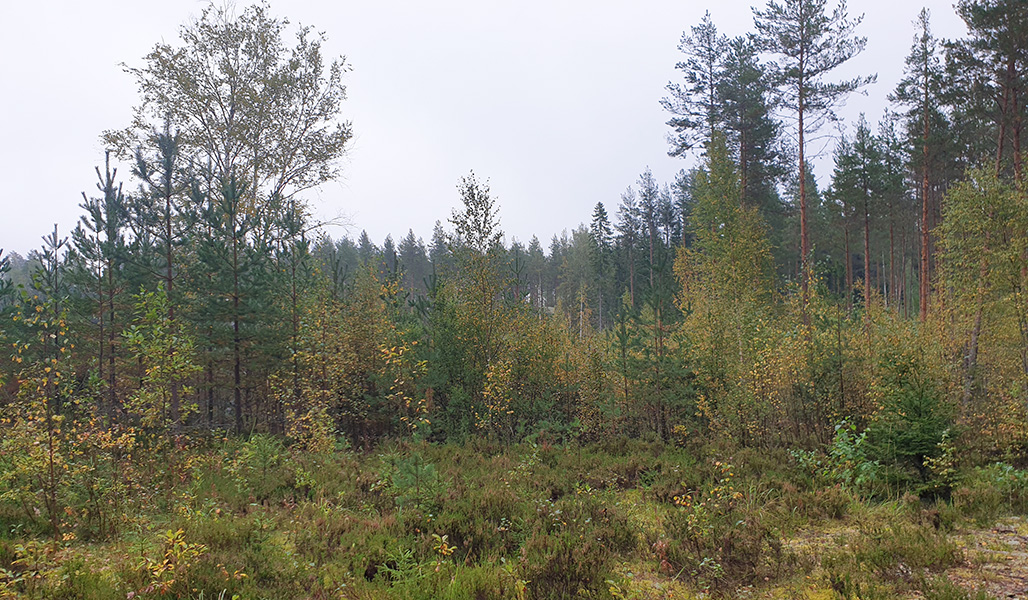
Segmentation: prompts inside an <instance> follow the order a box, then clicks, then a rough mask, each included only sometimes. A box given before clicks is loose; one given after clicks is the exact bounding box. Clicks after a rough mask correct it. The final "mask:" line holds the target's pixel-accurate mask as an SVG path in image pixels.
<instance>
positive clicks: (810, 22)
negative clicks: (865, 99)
mask: <svg viewBox="0 0 1028 600" xmlns="http://www.w3.org/2000/svg"><path fill="white" fill-rule="evenodd" d="M826 4H827V0H782V2H777V1H775V0H770V1H769V2H768V4H767V7H766V8H765V10H763V11H760V10H757V9H753V13H754V23H755V25H756V27H757V31H758V32H759V37H758V39H759V43H760V47H761V48H762V49H763V50H764V51H767V52H770V53H772V54H775V55H778V56H779V57H780V60H781V63H780V64H779V68H780V71H779V75H778V77H779V89H780V91H781V96H782V103H783V105H784V106H785V107H786V108H788V109H789V110H790V111H792V112H793V113H794V114H795V115H796V121H797V124H796V130H797V133H798V138H799V139H798V146H797V150H798V152H799V157H798V160H797V164H798V165H799V177H798V181H799V211H800V285H801V289H802V293H803V315H804V323H805V324H808V325H809V321H810V318H809V314H808V312H807V308H806V307H807V304H808V302H809V299H810V291H809V287H810V271H811V263H810V233H809V231H808V226H807V185H806V184H807V175H806V169H807V158H806V142H807V139H806V137H807V133H808V132H809V133H815V132H817V131H818V130H819V129H820V127H821V125H823V124H824V122H825V121H826V120H829V119H833V118H834V116H835V113H834V110H833V109H834V107H835V106H836V105H837V104H838V103H839V102H841V101H842V99H843V98H845V96H846V95H848V94H849V93H851V92H854V91H856V90H858V89H860V88H861V87H863V86H865V85H867V84H869V83H873V82H874V81H875V79H876V76H874V75H872V76H869V77H856V78H854V79H849V80H846V81H841V82H835V83H829V82H826V81H824V78H825V77H826V76H827V75H828V74H829V73H830V72H831V71H833V70H835V69H836V68H837V67H838V66H839V65H841V64H843V63H844V62H846V61H847V60H849V59H850V58H852V57H853V56H855V55H856V54H858V53H860V52H861V51H862V50H863V49H864V46H865V45H866V42H867V39H866V38H862V37H854V36H853V30H854V29H855V28H856V26H857V25H859V24H860V21H861V18H857V19H855V20H853V21H850V19H849V17H848V16H847V14H846V2H845V0H840V1H839V4H838V5H837V6H836V7H835V9H834V10H833V11H832V13H831V14H827V13H826V12H825V11H826Z"/></svg>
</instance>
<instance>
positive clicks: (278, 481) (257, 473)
mask: <svg viewBox="0 0 1028 600" xmlns="http://www.w3.org/2000/svg"><path fill="white" fill-rule="evenodd" d="M287 458H288V454H287V451H286V448H285V446H284V445H283V444H282V441H281V440H280V439H278V438H277V437H274V436H270V435H266V434H257V435H255V436H253V437H251V438H250V439H249V440H247V441H246V442H245V443H244V444H243V445H242V447H241V448H240V449H239V451H238V453H237V454H236V457H235V459H234V460H232V462H231V463H229V467H228V471H229V473H231V474H232V476H233V477H234V478H235V481H236V486H237V487H238V488H239V490H240V491H241V492H244V493H248V494H250V495H251V496H253V498H254V499H256V500H257V501H258V502H264V501H267V500H269V499H270V498H271V496H272V494H274V493H275V491H276V490H278V489H279V488H281V487H282V486H284V485H285V484H286V482H287V480H288V479H287V478H288V472H287V470H286V469H285V468H284V465H285V463H286V459H287Z"/></svg>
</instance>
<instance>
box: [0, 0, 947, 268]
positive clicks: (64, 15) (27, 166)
mask: <svg viewBox="0 0 1028 600" xmlns="http://www.w3.org/2000/svg"><path fill="white" fill-rule="evenodd" d="M205 4H206V3H205V2H198V1H195V0H168V1H165V2H138V0H137V1H127V0H93V1H90V2H78V1H74V2H72V1H57V2H50V3H42V4H39V3H27V2H5V3H4V7H3V8H0V21H2V22H3V23H4V24H5V25H6V26H5V28H4V29H5V32H4V33H5V35H4V36H0V82H2V89H3V93H2V94H0V173H2V175H3V181H4V185H3V186H2V188H0V195H2V198H3V211H2V213H0V214H2V216H0V248H5V249H7V250H8V251H18V252H21V253H23V254H24V253H26V252H27V251H28V250H30V249H32V248H36V247H38V246H39V242H40V236H42V235H44V234H46V233H47V232H49V231H50V230H51V229H52V227H53V224H54V223H55V222H56V223H58V224H59V227H60V229H61V231H62V232H63V233H62V235H63V234H67V233H68V232H69V231H70V230H71V229H72V228H73V227H74V225H75V222H76V221H77V219H78V216H79V214H80V212H81V211H80V210H79V208H78V204H79V203H80V202H81V192H82V191H86V192H87V193H90V194H92V193H93V192H95V191H96V188H95V182H96V175H95V173H94V172H93V167H94V166H96V165H100V164H102V161H103V148H102V147H101V145H100V142H99V139H98V137H99V134H100V132H101V131H103V130H104V129H113V128H119V127H124V126H125V125H127V124H128V120H129V118H130V114H131V108H132V106H133V105H135V104H136V102H137V98H136V90H135V87H134V85H133V82H132V80H131V78H130V77H129V76H128V75H126V74H125V73H123V72H122V69H121V67H120V66H119V64H120V63H122V62H124V63H127V64H129V65H140V64H141V62H142V61H141V59H142V57H143V55H144V54H146V52H147V51H148V50H149V49H150V48H152V46H153V45H154V44H155V43H157V42H158V41H160V40H164V41H167V42H170V43H173V44H175V43H177V39H178V35H177V34H178V28H179V26H180V25H181V24H182V23H185V22H187V21H188V20H190V19H191V18H192V17H195V16H196V15H198V14H199V13H200V11H201V10H202V8H203V6H205ZM243 4H244V3H243V2H240V5H243ZM750 4H751V2H750V1H749V0H720V1H719V2H716V3H714V2H696V1H690V0H678V1H676V2H655V1H653V2H647V1H642V2H633V3H628V2H607V1H603V0H593V1H590V2H585V1H576V2H571V1H565V2H561V1H556V0H550V1H534V0H522V1H520V2H490V1H484V0H478V1H472V0H466V1H461V2H457V1H433V2H425V1H407V2H390V1H375V2H371V1H367V2H338V1H330V0H292V1H290V2H288V3H286V2H273V3H272V4H271V10H272V13H273V14H274V15H276V16H280V17H288V18H289V19H290V20H291V21H292V22H293V23H302V24H305V25H312V26H314V27H315V28H317V29H319V30H322V31H324V32H326V33H327V35H328V38H329V39H328V42H327V44H326V47H325V50H327V52H328V53H329V54H335V55H339V54H343V55H346V57H347V62H348V63H349V64H350V65H351V66H352V67H353V71H352V72H350V73H349V74H348V76H347V77H346V80H345V83H346V85H347V93H348V100H347V101H346V103H345V104H344V115H345V118H347V119H349V120H351V121H352V122H353V127H354V131H355V133H356V138H355V140H354V142H353V144H352V146H351V147H350V152H349V155H348V156H347V158H346V159H345V160H344V163H343V173H344V176H343V178H342V179H341V180H340V181H338V182H333V183H330V184H327V185H325V186H323V187H322V188H321V189H319V190H315V191H311V192H308V193H307V194H306V197H307V198H308V199H309V200H310V201H311V204H312V206H313V207H314V209H315V212H316V214H317V215H318V216H319V217H321V218H325V219H327V218H331V217H335V216H338V215H342V216H345V217H347V219H348V220H349V221H350V223H351V225H350V228H349V232H350V233H351V235H353V236H356V235H357V234H359V233H360V230H361V229H366V230H367V231H368V234H369V235H370V236H371V238H372V239H373V240H374V241H375V242H376V243H378V244H381V242H382V240H383V239H384V238H385V236H386V235H387V234H389V233H391V234H392V235H393V237H394V239H397V240H398V239H399V238H401V237H402V236H403V235H405V234H406V232H407V230H408V228H413V229H414V232H415V234H417V235H419V236H423V237H424V238H425V239H426V240H427V239H428V238H429V236H430V235H431V230H432V226H433V224H434V223H435V221H436V220H442V221H443V222H444V223H445V221H446V218H447V217H448V216H449V214H450V211H451V208H452V207H453V206H454V205H455V204H456V203H457V202H458V198H457V194H456V184H457V180H458V178H459V177H460V176H461V175H464V174H467V172H468V171H469V170H472V169H473V170H474V171H475V173H476V174H477V175H478V176H479V177H480V178H483V179H485V178H488V179H489V180H490V184H491V187H492V191H493V195H494V196H495V197H496V198H497V199H498V201H499V205H500V217H501V222H502V226H503V229H504V231H505V232H506V233H507V240H508V241H510V239H511V238H512V237H517V238H518V239H521V240H523V241H526V242H527V240H528V239H530V238H531V236H532V235H533V234H536V235H538V236H539V238H540V239H541V240H542V241H543V244H544V246H545V245H547V244H548V241H549V239H550V237H551V236H552V235H554V234H555V233H559V232H560V231H561V230H563V229H568V230H570V229H572V228H574V227H575V226H577V225H578V224H579V223H582V222H587V221H588V220H589V218H590V215H591V212H592V207H593V206H594V205H595V204H596V202H598V201H603V202H604V203H605V204H606V206H607V209H608V211H613V210H614V208H615V206H616V203H617V202H618V199H619V196H620V194H621V192H622V191H624V189H625V188H626V187H628V186H629V185H634V184H635V181H636V179H637V178H638V176H639V174H640V173H641V172H642V171H643V170H644V169H645V168H646V167H647V166H649V167H650V168H651V169H652V170H653V173H654V176H655V177H656V178H657V180H658V181H661V182H664V181H670V180H672V179H673V178H674V175H675V173H677V172H678V170H679V169H682V168H686V167H688V166H690V165H691V164H692V162H693V160H692V159H688V160H683V159H673V158H669V157H668V156H667V143H666V141H665V134H666V133H667V131H668V129H667V127H666V125H665V124H664V123H665V122H666V121H667V119H668V115H667V114H666V113H664V112H663V111H662V110H661V108H660V106H659V104H658V102H659V100H660V98H661V97H662V96H664V95H665V91H664V86H665V85H666V84H667V82H668V81H669V80H672V79H677V78H678V72H677V71H675V69H674V65H675V63H676V62H677V61H678V60H679V57H680V53H679V52H678V50H677V45H678V42H679V39H680V37H681V34H682V32H683V31H685V30H687V29H688V28H689V27H690V26H691V25H695V24H696V23H698V22H699V20H700V19H701V18H702V16H703V12H704V11H705V10H710V12H711V16H712V18H713V20H714V22H715V24H716V25H717V26H718V28H719V29H720V30H721V31H722V32H724V33H727V34H729V35H737V34H741V33H745V32H746V31H750V30H751V29H752V22H753V19H752V13H751V10H750ZM922 6H928V7H929V8H930V9H931V11H932V22H933V29H934V31H935V33H936V35H937V36H939V37H956V36H961V35H963V34H964V28H963V24H962V23H961V22H960V20H959V18H957V17H956V15H955V14H954V13H953V9H952V2H951V1H950V0H930V1H925V2H913V1H908V0H890V1H882V0H865V1H863V2H861V1H853V0H851V2H850V5H849V11H850V14H851V15H856V14H860V13H864V14H865V19H864V23H863V24H862V25H861V26H860V27H859V28H858V32H859V34H861V35H864V36H866V37H867V38H868V44H867V50H866V51H865V52H864V53H863V54H862V55H860V56H858V57H857V58H856V59H854V60H852V61H851V62H850V63H847V64H846V65H845V66H844V68H842V69H840V70H839V73H838V77H845V76H847V75H848V76H853V75H857V74H867V73H874V72H877V73H878V83H877V84H875V85H874V86H871V87H870V88H869V89H868V90H867V95H866V96H853V97H851V98H850V100H849V102H848V105H847V106H846V107H845V108H844V109H843V110H842V111H841V114H842V116H843V118H844V120H845V122H847V123H852V122H853V121H854V120H855V119H856V118H857V115H858V114H859V113H860V112H862V111H863V112H866V113H867V117H868V120H869V121H870V122H871V123H876V122H877V120H878V119H879V118H880V117H881V115H882V112H883V110H884V108H885V107H886V101H885V97H886V96H887V95H888V93H889V92H890V91H891V90H892V89H893V88H894V87H895V83H896V81H897V80H898V79H899V78H900V76H901V73H902V69H903V59H904V57H905V56H906V54H907V53H908V51H909V48H910V45H911V42H912V38H913V34H914V30H913V25H912V23H911V22H912V20H913V19H914V18H915V17H916V15H917V13H918V12H919V11H920V9H921V7H922ZM827 154H830V153H827ZM830 168H831V166H830V158H828V157H826V158H824V159H822V160H820V161H818V162H817V163H815V169H816V175H817V176H818V179H819V181H820V182H821V183H824V182H826V181H827V177H828V176H829V175H830ZM121 174H124V175H125V176H127V175H128V169H127V168H125V169H123V170H122V171H121ZM134 186H135V184H134V183H131V182H128V181H126V189H127V190H131V189H133V188H134ZM329 233H330V234H332V235H333V237H340V236H342V235H343V234H344V233H346V230H344V229H341V228H331V229H329Z"/></svg>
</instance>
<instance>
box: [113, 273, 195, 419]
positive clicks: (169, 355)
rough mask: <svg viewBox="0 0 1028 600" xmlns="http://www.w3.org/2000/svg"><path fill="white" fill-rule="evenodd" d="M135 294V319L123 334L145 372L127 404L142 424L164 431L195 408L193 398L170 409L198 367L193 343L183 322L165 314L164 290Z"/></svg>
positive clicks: (187, 390)
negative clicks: (174, 399) (191, 400)
mask: <svg viewBox="0 0 1028 600" xmlns="http://www.w3.org/2000/svg"><path fill="white" fill-rule="evenodd" d="M134 298H135V300H136V304H135V308H136V321H135V323H134V324H133V325H131V326H130V327H129V328H128V329H127V330H126V331H125V333H124V337H125V342H126V345H128V347H129V348H130V350H131V351H132V353H133V355H134V358H135V359H136V362H137V363H138V364H140V365H141V366H142V368H143V370H144V373H145V375H144V376H143V377H142V378H141V382H140V386H139V387H138V388H137V389H136V391H135V392H134V393H133V395H132V396H131V397H130V398H129V399H128V401H127V402H126V406H127V408H128V409H129V410H130V411H132V413H133V414H134V415H135V416H136V417H137V418H138V419H139V422H140V424H142V425H143V426H144V427H147V428H150V429H152V430H155V431H157V432H166V431H168V430H169V429H171V428H174V427H177V426H178V425H179V424H180V423H179V421H181V420H185V419H187V418H188V417H189V415H190V414H191V413H195V412H197V411H198V407H197V405H196V403H195V402H193V403H187V404H184V405H181V404H180V405H178V406H175V410H172V398H173V396H174V395H175V394H176V393H177V394H182V395H188V394H189V393H190V392H191V389H190V387H189V386H188V385H186V383H187V382H188V381H189V380H190V378H191V377H192V376H193V375H194V374H196V373H198V372H199V371H200V366H199V365H198V364H196V362H195V361H196V356H195V350H194V348H195V344H194V342H193V339H192V338H191V337H190V336H189V335H188V334H186V333H185V332H184V331H183V326H182V324H181V323H180V322H178V321H175V320H172V319H170V318H169V317H168V314H169V313H168V296H167V294H165V293H164V291H163V290H161V291H158V292H147V291H145V290H144V291H140V293H139V294H137V295H136V296H135V297H134ZM176 419H177V420H176Z"/></svg>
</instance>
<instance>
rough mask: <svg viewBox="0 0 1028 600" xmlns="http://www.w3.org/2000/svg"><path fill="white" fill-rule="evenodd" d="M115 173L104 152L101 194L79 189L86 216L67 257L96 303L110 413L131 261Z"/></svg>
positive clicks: (99, 175) (124, 206) (124, 210)
mask: <svg viewBox="0 0 1028 600" xmlns="http://www.w3.org/2000/svg"><path fill="white" fill-rule="evenodd" d="M117 175H118V170H117V169H112V168H111V157H110V153H109V152H108V153H107V155H106V157H105V170H104V172H102V173H101V171H100V167H97V168H96V176H97V179H98V180H99V181H98V182H97V184H96V188H97V190H99V191H100V193H101V196H100V197H98V198H89V197H87V196H86V194H85V192H83V193H82V200H83V202H82V204H81V205H80V206H81V208H82V209H83V210H85V211H86V215H85V216H83V217H82V218H81V219H80V221H79V224H78V226H77V227H76V228H75V230H74V231H72V234H71V239H72V244H73V246H74V252H73V253H72V255H71V256H70V259H71V262H72V263H73V264H74V265H75V266H76V268H75V269H74V278H75V279H78V280H79V281H80V282H81V283H82V284H84V287H85V288H87V289H88V290H89V292H88V294H89V295H90V296H92V297H93V298H91V300H92V301H93V302H95V310H92V311H90V313H91V314H93V315H95V318H96V325H97V330H98V334H97V340H98V343H97V360H98V365H99V376H100V379H101V381H104V382H105V383H106V385H107V394H108V397H107V401H108V406H107V409H108V414H113V412H114V410H115V409H116V408H117V403H118V385H117V382H118V378H117V369H116V364H117V362H116V354H117V349H118V346H119V343H118V339H119V336H120V334H121V329H122V328H123V327H124V323H123V322H122V321H119V320H118V318H117V315H118V314H119V312H120V309H121V308H123V306H122V301H121V300H122V295H123V294H124V293H125V288H126V286H127V283H126V281H125V265H126V263H127V262H128V259H129V257H128V256H127V248H126V240H125V230H126V229H127V225H128V221H129V213H128V204H129V203H128V201H127V200H126V198H125V195H124V194H123V193H122V191H121V184H120V183H118V182H117ZM105 338H106V339H105ZM105 359H106V362H107V364H106V365H105V364H104V361H105ZM105 376H106V377H105Z"/></svg>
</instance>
